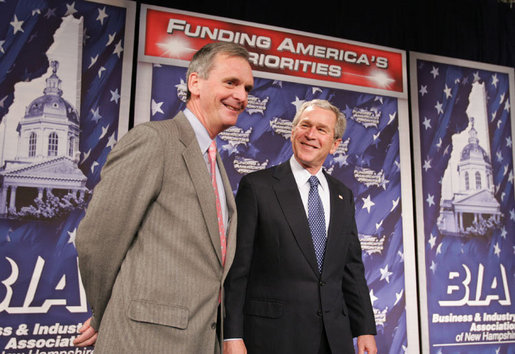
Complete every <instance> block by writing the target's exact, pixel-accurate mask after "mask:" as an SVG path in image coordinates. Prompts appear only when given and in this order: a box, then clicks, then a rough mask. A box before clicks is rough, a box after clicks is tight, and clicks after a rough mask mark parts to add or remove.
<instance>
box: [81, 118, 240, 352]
mask: <svg viewBox="0 0 515 354" xmlns="http://www.w3.org/2000/svg"><path fill="white" fill-rule="evenodd" d="M217 160H218V165H219V167H220V170H221V174H222V179H223V182H224V187H225V190H226V198H227V205H228V212H229V218H230V221H229V226H228V228H227V256H226V263H225V268H224V267H223V266H222V261H221V249H220V237H219V234H218V223H217V215H216V207H215V195H214V191H213V188H212V185H211V180H210V175H209V172H208V170H207V167H206V163H205V160H204V159H203V156H202V153H201V151H200V148H199V145H198V142H197V140H196V137H195V133H194V131H193V129H192V128H191V126H190V124H189V122H188V121H187V119H186V117H185V116H184V114H183V113H182V112H181V113H179V114H178V115H177V116H176V117H175V118H174V119H171V120H166V121H160V122H151V123H145V124H141V125H138V126H137V127H135V128H134V129H132V130H131V131H129V132H128V133H127V134H126V135H125V136H124V137H123V139H121V140H120V141H119V142H118V143H117V145H116V146H115V148H114V149H113V150H112V151H111V153H110V154H109V156H108V158H107V161H106V163H105V166H104V167H103V170H102V174H101V181H100V182H99V183H98V185H97V186H96V187H95V191H94V193H93V197H92V200H91V202H90V204H89V206H88V209H87V212H86V216H85V217H84V219H83V220H82V222H81V223H80V225H79V228H78V231H77V238H76V245H77V252H78V254H79V267H80V273H81V276H82V281H83V283H84V286H85V289H86V294H87V297H88V301H89V303H90V305H91V308H92V310H93V320H92V325H93V327H94V328H97V329H98V330H99V337H98V340H97V343H96V346H95V353H138V354H139V353H187V354H191V353H217V352H219V351H220V344H219V339H218V338H217V336H216V321H217V308H218V306H219V301H220V291H221V289H223V286H222V285H223V282H224V279H225V277H226V274H227V271H228V269H229V267H230V266H231V263H232V260H233V258H234V251H235V246H236V243H235V242H236V237H235V235H236V209H235V202H234V197H233V195H232V188H231V186H230V183H229V180H228V178H227V174H226V172H225V169H224V168H223V164H222V162H221V160H220V156H217ZM222 296H223V294H222ZM222 303H223V302H222Z"/></svg>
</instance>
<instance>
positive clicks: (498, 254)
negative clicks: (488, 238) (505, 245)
mask: <svg viewBox="0 0 515 354" xmlns="http://www.w3.org/2000/svg"><path fill="white" fill-rule="evenodd" d="M494 254H495V255H496V256H497V257H501V249H500V248H499V242H496V243H495V245H494Z"/></svg>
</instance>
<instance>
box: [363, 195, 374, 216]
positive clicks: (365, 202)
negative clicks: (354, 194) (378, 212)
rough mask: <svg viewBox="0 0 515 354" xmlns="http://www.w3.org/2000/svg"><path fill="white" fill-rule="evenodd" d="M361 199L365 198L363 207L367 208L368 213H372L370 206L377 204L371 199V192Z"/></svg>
mask: <svg viewBox="0 0 515 354" xmlns="http://www.w3.org/2000/svg"><path fill="white" fill-rule="evenodd" d="M361 199H362V200H363V207H362V208H361V209H367V211H368V213H369V214H370V208H371V207H373V206H374V205H376V204H375V203H374V202H373V201H372V200H371V199H370V194H369V195H368V197H366V198H361Z"/></svg>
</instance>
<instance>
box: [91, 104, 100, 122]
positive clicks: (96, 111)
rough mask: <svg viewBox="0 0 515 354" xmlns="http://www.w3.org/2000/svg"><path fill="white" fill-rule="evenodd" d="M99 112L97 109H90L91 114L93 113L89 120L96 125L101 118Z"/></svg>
mask: <svg viewBox="0 0 515 354" xmlns="http://www.w3.org/2000/svg"><path fill="white" fill-rule="evenodd" d="M99 111H100V108H99V107H97V108H96V109H91V113H93V118H91V119H92V120H94V121H95V123H98V121H99V120H100V119H101V118H102V116H101V115H100V112H99Z"/></svg>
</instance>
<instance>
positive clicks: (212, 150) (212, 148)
mask: <svg viewBox="0 0 515 354" xmlns="http://www.w3.org/2000/svg"><path fill="white" fill-rule="evenodd" d="M208 157H209V165H210V167H211V183H212V184H213V189H214V190H215V197H216V215H217V217H218V233H219V234H220V244H221V247H222V265H225V254H226V252H227V239H226V237H225V227H224V217H223V214H222V205H221V204H220V195H219V194H218V186H217V184H216V142H215V141H214V140H213V141H212V142H211V145H209V149H208Z"/></svg>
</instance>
